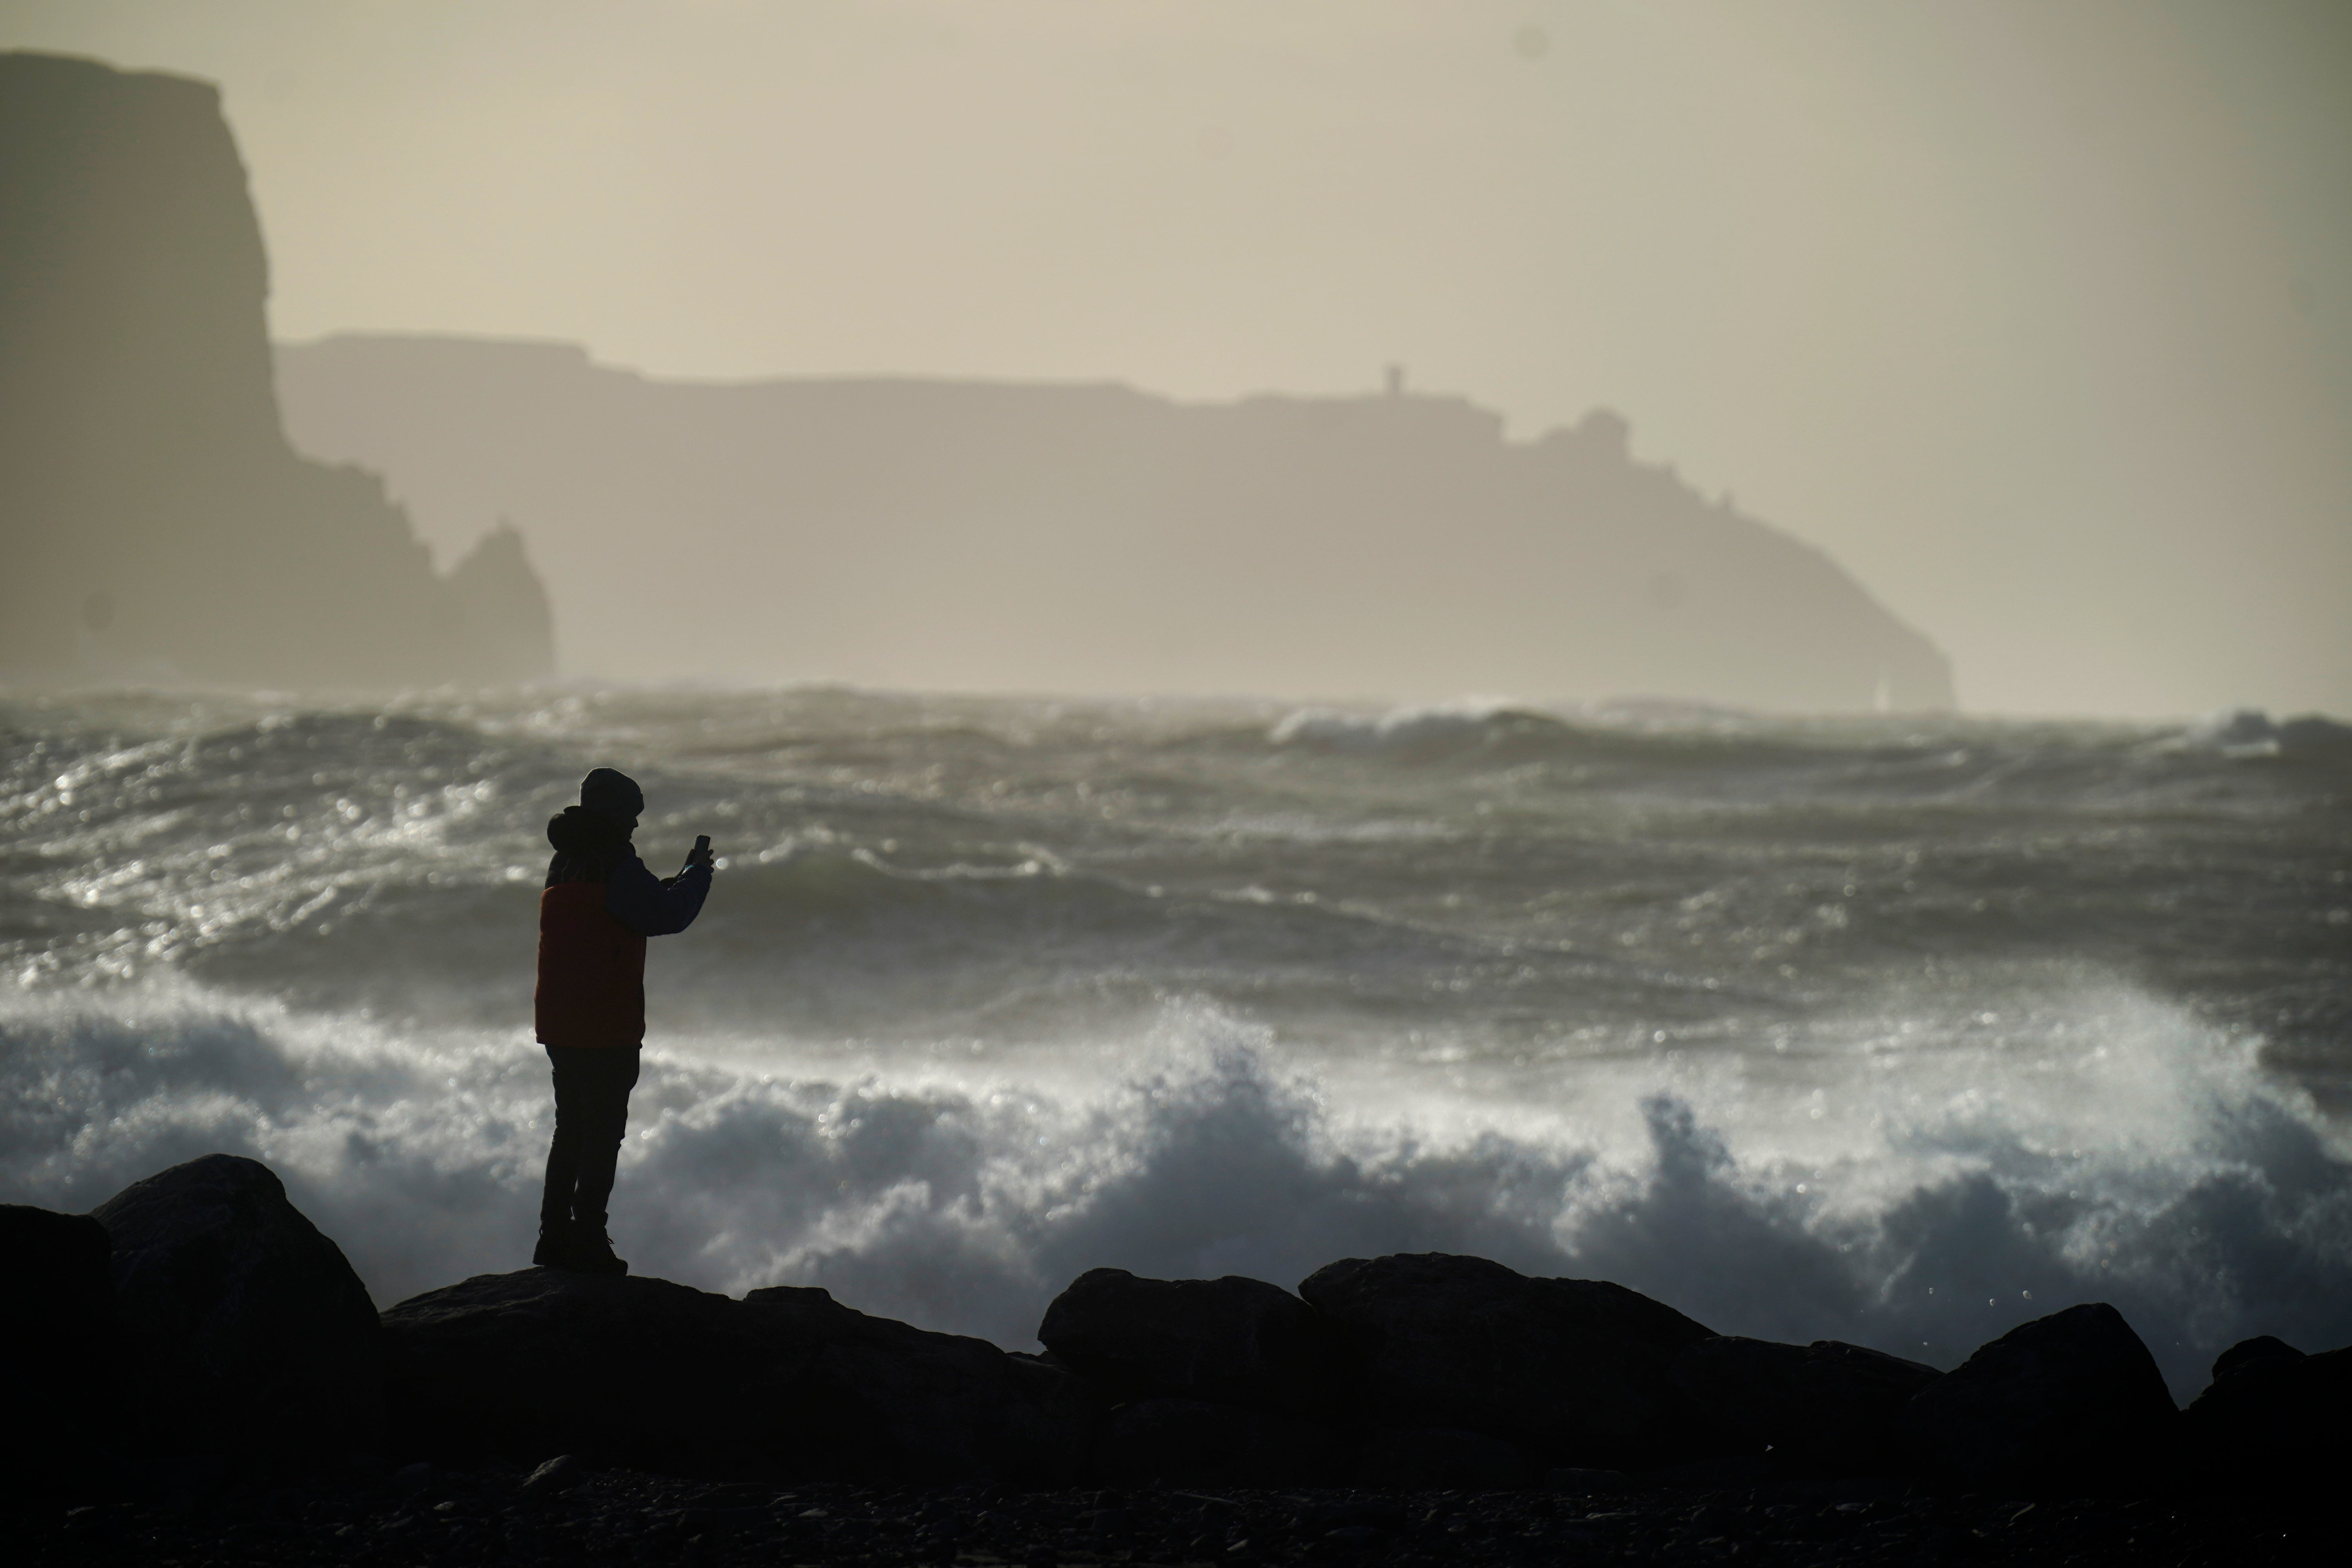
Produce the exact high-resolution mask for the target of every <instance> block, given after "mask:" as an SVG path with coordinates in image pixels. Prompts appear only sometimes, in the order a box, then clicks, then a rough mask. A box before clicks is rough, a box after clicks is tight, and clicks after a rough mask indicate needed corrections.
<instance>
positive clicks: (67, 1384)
mask: <svg viewBox="0 0 2352 1568" xmlns="http://www.w3.org/2000/svg"><path fill="white" fill-rule="evenodd" d="M0 1258H6V1259H7V1260H8V1272H7V1279H8V1284H7V1288H6V1289H0V1386H5V1388H6V1389H7V1390H8V1401H9V1405H10V1414H9V1415H8V1418H7V1419H6V1420H5V1421H0V1487H5V1486H7V1485H9V1484H10V1483H14V1482H26V1483H30V1484H33V1485H37V1486H47V1485H53V1484H55V1483H57V1482H58V1481H60V1480H64V1479H68V1478H69V1477H71V1476H73V1475H75V1474H77V1473H78V1472H81V1471H84V1470H86V1469H88V1468H89V1467H90V1466H91V1465H92V1464H94V1463H96V1462H98V1461H99V1460H100V1458H101V1455H102V1453H103V1452H104V1450H105V1449H106V1448H107V1447H110V1441H111V1440H112V1439H115V1438H118V1437H120V1436H122V1434H121V1431H120V1427H121V1410H120V1405H119V1383H118V1373H119V1371H120V1366H119V1360H120V1358H119V1356H118V1354H117V1348H116V1344H115V1337H114V1336H115V1327H114V1285H113V1282H112V1280H111V1279H110V1277H109V1274H108V1268H107V1265H108V1258H109V1248H108V1245H107V1239H106V1227H105V1226H102V1225H100V1224H99V1223H98V1221H96V1220H94V1219H92V1218H90V1217H89V1215H81V1214H55V1213H52V1212H50V1211H49V1210H47V1209H38V1208H27V1207H26V1206H24V1205H20V1204H0Z"/></svg>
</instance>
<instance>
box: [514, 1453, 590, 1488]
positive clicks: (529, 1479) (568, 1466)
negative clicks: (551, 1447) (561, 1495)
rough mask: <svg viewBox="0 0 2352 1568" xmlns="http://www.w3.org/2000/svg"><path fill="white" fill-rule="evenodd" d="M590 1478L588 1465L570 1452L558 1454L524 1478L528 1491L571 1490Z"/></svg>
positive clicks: (524, 1484) (523, 1486) (523, 1484)
mask: <svg viewBox="0 0 2352 1568" xmlns="http://www.w3.org/2000/svg"><path fill="white" fill-rule="evenodd" d="M585 1479H588V1467H587V1466H585V1465H583V1464H582V1463H581V1462H580V1461H579V1460H578V1459H577V1458H573V1457H572V1455H570V1454H558V1455H557V1456H556V1457H555V1458H551V1459H550V1460H548V1461H547V1463H545V1464H543V1465H541V1466H540V1467H539V1468H537V1469H535V1470H533V1471H531V1473H530V1475H528V1476H525V1477H524V1478H523V1482H522V1489H523V1490H525V1491H527V1492H549V1493H554V1492H561V1491H569V1490H570V1489H572V1488H573V1487H575V1486H577V1485H579V1484H580V1483H581V1482H582V1481H583V1480H585Z"/></svg>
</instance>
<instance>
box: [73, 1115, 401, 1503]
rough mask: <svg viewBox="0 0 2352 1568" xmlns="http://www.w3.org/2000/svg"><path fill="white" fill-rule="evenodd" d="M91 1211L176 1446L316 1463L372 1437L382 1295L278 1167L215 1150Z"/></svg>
mask: <svg viewBox="0 0 2352 1568" xmlns="http://www.w3.org/2000/svg"><path fill="white" fill-rule="evenodd" d="M93 1217H95V1218H96V1219H97V1220H98V1221H99V1223H100V1224H101V1225H103V1226H105V1227H106V1230H107V1235H108V1237H109V1238H110V1242H111V1244H112V1249H113V1261H112V1273H113V1277H114V1297H115V1304H116V1310H117V1311H118V1313H119V1314H120V1316H121V1322H122V1326H123V1330H124V1331H125V1333H126V1335H127V1336H128V1337H129V1338H130V1340H131V1342H132V1343H133V1345H134V1346H135V1347H136V1348H137V1350H138V1352H140V1355H141V1358H142V1363H143V1368H144V1373H145V1375H147V1376H148V1377H150V1378H152V1403H153V1408H154V1409H155V1411H156V1412H157V1416H158V1419H159V1422H160V1424H161V1427H162V1432H161V1436H162V1440H163V1442H164V1443H165V1445H166V1446H167V1447H181V1448H209V1449H215V1450H218V1449H221V1448H227V1449H232V1450H236V1451H248V1450H249V1451H255V1452H269V1453H278V1454H283V1455H288V1456H293V1457H299V1458H318V1457H320V1456H321V1455H325V1454H331V1453H337V1452H342V1451H347V1450H349V1449H352V1448H357V1447H369V1446H372V1445H373V1444H374V1443H375V1441H376V1440H377V1438H378V1436H379V1435H380V1433H381V1430H382V1423H383V1340H382V1336H381V1333H380V1331H378V1329H377V1326H376V1315H375V1305H374V1303H373V1302H372V1301H370V1300H368V1293H367V1288H366V1287H365V1286H363V1285H362V1284H361V1283H360V1279H359V1276H358V1275H356V1274H354V1273H353V1272H352V1266H351V1264H350V1263H348V1262H347V1261H345V1260H344V1258H343V1254H342V1250H341V1248H340V1247H337V1246H336V1245H335V1244H334V1243H333V1242H331V1241H330V1240H328V1239H327V1238H326V1237H324V1236H321V1235H320V1234H319V1229H318V1227H317V1226H314V1225H312V1224H311V1223H310V1221H309V1220H308V1219H305V1218H304V1217H303V1216H302V1214H301V1212H300V1211H299V1210H298V1209H296V1208H295V1206H294V1205H292V1204H291V1203H289V1202H288V1201H287V1198H286V1188H285V1186H284V1185H283V1184H280V1183H279V1181H278V1178H277V1176H276V1175H274V1174H273V1173H271V1172H270V1170H269V1167H268V1166H267V1165H264V1164H262V1163H259V1162H258V1161H255V1160H247V1159H243V1158H240V1157H239V1156H236V1155H234V1154H207V1155H205V1157H204V1158H202V1159H199V1160H191V1161H189V1162H188V1163H186V1164H184V1165H174V1166H173V1167H172V1168H171V1169H170V1170H168V1171H165V1172H163V1173H161V1174H159V1175H153V1176H150V1177H148V1178H147V1179H146V1180H145V1181H143V1182H138V1183H134V1184H132V1185H131V1186H129V1187H126V1188H124V1189H123V1190H122V1191H121V1192H120V1193H117V1194H115V1195H114V1196H113V1197H111V1198H109V1199H108V1200H107V1201H106V1202H105V1203H103V1204H101V1205H99V1207H98V1208H97V1210H96V1211H95V1214H94V1216H93Z"/></svg>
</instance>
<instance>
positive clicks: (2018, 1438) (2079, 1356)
mask: <svg viewBox="0 0 2352 1568" xmlns="http://www.w3.org/2000/svg"><path fill="white" fill-rule="evenodd" d="M1901 1427H1902V1431H1903V1435H1904V1439H1905V1446H1906V1448H1907V1449H1908V1450H1909V1452H1910V1454H1911V1456H1912V1457H1913V1458H1915V1459H1916V1461H1917V1462H1918V1463H1919V1464H1921V1465H1922V1466H1923V1467H1925V1468H1927V1470H1928V1471H1929V1472H1930V1473H1932V1474H1935V1475H1937V1476H1939V1477H1942V1478H1945V1479H1948V1480H1950V1481H1952V1482H1954V1483H1957V1484H1958V1485H1961V1486H1965V1487H1968V1488H1969V1489H1979V1490H1988V1491H1989V1490H1992V1489H2009V1490H2011V1491H2013V1492H2016V1493H2020V1494H2022V1495H2027V1496H2042V1495H2050V1494H2053V1493H2057V1492H2066V1491H2084V1490H2097V1489H2107V1488H2114V1487H2119V1486H2127V1485H2130V1484H2133V1483H2134V1482H2137V1483H2139V1484H2143V1485H2144V1484H2146V1481H2147V1476H2148V1474H2149V1472H2150V1470H2151V1468H2153V1467H2155V1466H2157V1465H2158V1464H2160V1463H2162V1462H2163V1461H2164V1459H2165V1458H2167V1457H2168V1453H2169V1450H2170V1447H2171V1445H2172V1443H2173V1441H2174V1440H2175V1439H2176V1438H2177V1437H2178V1436H2179V1410H2178V1409H2177V1408H2176V1407H2175V1406H2174V1405H2173V1403H2172V1395H2171V1394H2170V1393H2169V1392H2168V1390H2167V1389H2166V1387H2165V1385H2164V1377H2163V1374H2162V1373H2158V1371H2157V1368H2156V1358H2155V1357H2153V1356H2151V1355H2150V1354H2148V1352H2147V1346H2146V1345H2144V1344H2142V1343H2141V1342H2140V1338H2139V1336H2138V1335H2137V1334H2136V1333H2134V1332H2132V1330H2131V1325H2130V1324H2129V1323H2126V1322H2125V1321H2124V1317H2123V1314H2122V1313H2121V1312H2118V1311H2116V1310H2115V1309H2114V1308H2113V1307H2110V1306H2108V1305H2107V1304H2106V1303H2105V1302H2103V1301H2101V1302H2092V1303H2088V1304H2086V1305H2084V1306H2080V1307H2069V1308H2067V1309H2066V1310H2064V1311H2063V1312H2053V1313H2052V1314H2051V1315H2050V1316H2049V1317H2046V1318H2037V1319H2035V1320H2034V1321H2032V1322H2030V1323H2021V1324H2020V1325H2019V1326H2018V1327H2016V1328H2014V1329H2011V1331H2009V1332H2008V1333H2006V1334H2003V1335H2002V1336H2001V1337H2000V1338H1999V1339H1997V1340H1995V1341H1993V1342H1991V1343H1990V1344H1988V1345H1985V1346H1983V1347H1981V1348H1979V1350H1978V1351H1977V1352H1976V1353H1975V1354H1974V1355H1972V1356H1970V1357H1969V1359H1968V1360H1967V1361H1966V1362H1964V1363H1961V1364H1960V1365H1959V1366H1958V1368H1956V1369H1954V1370H1953V1371H1952V1372H1950V1373H1946V1374H1945V1375H1944V1376H1943V1377H1942V1378H1940V1379H1938V1380H1937V1382H1935V1383H1933V1384H1929V1385H1928V1386H1927V1388H1925V1389H1923V1390H1922V1391H1920V1393H1918V1394H1916V1395H1914V1396H1913V1398H1912V1400H1911V1402H1910V1403H1909V1404H1908V1405H1906V1406H1905V1407H1904V1412H1903V1419H1902V1423H1901Z"/></svg>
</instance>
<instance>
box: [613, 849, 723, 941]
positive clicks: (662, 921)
mask: <svg viewBox="0 0 2352 1568" xmlns="http://www.w3.org/2000/svg"><path fill="white" fill-rule="evenodd" d="M709 891H710V858H709V853H708V852H707V851H706V852H704V853H702V854H700V855H695V856H689V857H688V858H687V862H686V869H684V870H682V871H680V872H679V873H678V874H677V876H675V877H669V878H656V876H655V875H654V874H653V873H652V872H651V871H648V870H646V863H645V862H644V861H643V860H641V859H639V858H637V857H636V856H635V854H634V853H633V854H630V855H628V856H626V857H625V858H623V859H622V861H621V863H620V864H619V865H617V866H615V867H614V868H613V875H612V876H611V878H610V879H607V880H606V882H605V883H604V908H605V910H606V911H607V912H609V913H610V914H611V915H612V917H613V918H614V920H616V921H620V922H621V923H622V924H623V925H625V926H626V927H628V928H629V929H630V930H631V931H635V932H636V933H637V934H638V935H639V936H672V935H675V934H676V933H677V932H679V931H684V930H685V929H686V928H687V927H688V926H690V925H692V924H693V923H694V917H695V916H697V915H698V914H700V913H701V912H702V900H703V899H704V898H705V897H706V896H708V895H709Z"/></svg>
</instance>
